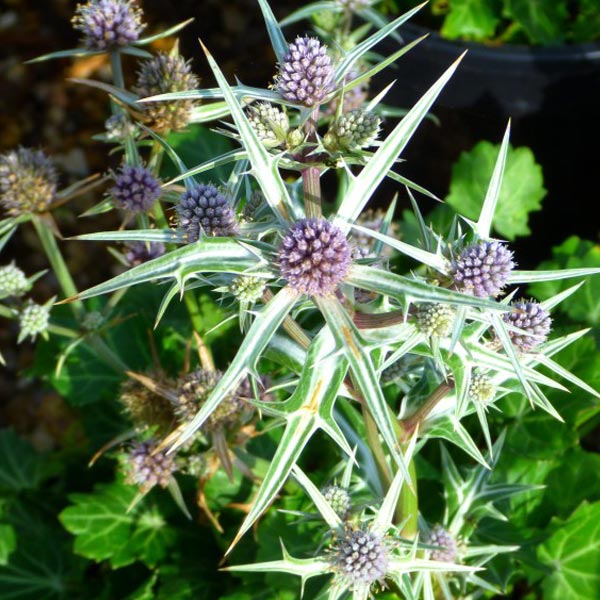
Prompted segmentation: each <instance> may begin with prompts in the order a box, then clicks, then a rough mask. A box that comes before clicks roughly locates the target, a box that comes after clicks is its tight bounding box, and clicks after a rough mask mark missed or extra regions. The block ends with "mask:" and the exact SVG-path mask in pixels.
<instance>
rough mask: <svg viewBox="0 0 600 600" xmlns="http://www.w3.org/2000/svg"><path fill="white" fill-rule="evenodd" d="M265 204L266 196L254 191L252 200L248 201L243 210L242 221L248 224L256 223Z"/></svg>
mask: <svg viewBox="0 0 600 600" xmlns="http://www.w3.org/2000/svg"><path fill="white" fill-rule="evenodd" d="M264 203H265V196H264V194H263V193H262V191H261V190H254V191H253V192H252V195H251V196H250V198H248V200H246V204H244V208H242V219H243V220H244V221H248V222H251V221H255V220H256V218H257V213H258V211H259V209H260V208H261V207H262V206H263V205H264Z"/></svg>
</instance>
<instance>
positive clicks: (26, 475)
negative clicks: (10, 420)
mask: <svg viewBox="0 0 600 600" xmlns="http://www.w3.org/2000/svg"><path fill="white" fill-rule="evenodd" d="M45 463H46V461H45V459H44V457H43V456H42V455H40V454H38V452H36V451H35V450H34V449H33V447H32V446H31V444H30V443H29V442H27V441H26V440H24V439H23V438H21V437H19V436H18V435H17V434H16V433H15V432H14V431H13V430H12V429H2V430H0V493H5V492H9V493H16V492H21V491H23V490H32V489H35V488H36V487H37V486H38V485H39V484H40V482H41V481H42V479H43V476H44V470H45V469H44V466H45Z"/></svg>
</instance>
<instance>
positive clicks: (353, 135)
mask: <svg viewBox="0 0 600 600" xmlns="http://www.w3.org/2000/svg"><path fill="white" fill-rule="evenodd" d="M380 123H381V119H380V118H379V117H378V116H377V115H375V114H373V113H370V112H367V111H366V110H364V109H362V108H357V109H355V110H351V111H349V112H347V113H345V114H343V115H342V116H341V117H340V118H339V119H338V120H337V121H336V122H335V123H334V124H333V126H332V127H331V128H330V130H329V131H328V132H327V133H326V134H325V137H324V138H323V144H324V146H325V147H326V148H327V149H328V150H329V151H330V152H337V151H340V150H343V151H348V150H358V149H360V148H364V147H366V146H370V145H371V144H372V143H373V142H374V141H375V140H376V139H377V135H378V134H379V125H380Z"/></svg>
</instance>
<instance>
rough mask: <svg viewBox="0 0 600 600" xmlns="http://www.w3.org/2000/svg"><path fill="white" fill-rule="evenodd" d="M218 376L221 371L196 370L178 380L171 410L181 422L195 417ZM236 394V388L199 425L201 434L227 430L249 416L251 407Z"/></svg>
mask: <svg viewBox="0 0 600 600" xmlns="http://www.w3.org/2000/svg"><path fill="white" fill-rule="evenodd" d="M222 376H223V373H222V372H221V371H207V370H205V369H196V370H195V371H192V372H191V373H188V374H187V375H185V376H184V377H183V378H182V379H181V381H180V384H179V389H178V392H177V401H176V402H175V403H174V404H173V410H174V412H175V414H176V415H177V418H178V419H179V420H180V422H181V423H187V422H189V421H191V420H192V419H193V418H194V417H195V416H196V413H197V412H198V411H199V410H200V408H201V407H202V405H203V404H204V402H206V400H207V399H208V397H209V396H210V393H211V392H212V390H213V389H214V387H215V385H217V383H218V381H219V380H220V379H221V377H222ZM240 392H241V390H240V389H239V388H238V389H237V390H236V391H235V392H234V393H232V394H229V395H228V396H227V397H226V398H225V399H224V400H223V401H222V402H221V403H220V404H219V406H218V407H217V408H216V410H215V411H214V412H212V413H211V415H210V416H209V417H208V419H207V420H206V421H205V423H204V425H203V426H202V429H203V430H204V431H208V432H214V431H217V430H222V429H227V428H230V427H232V426H233V425H235V424H236V423H240V422H243V421H244V419H245V417H247V416H248V415H249V414H251V413H252V411H253V409H252V406H251V405H250V404H249V403H248V402H246V401H245V400H244V399H243V397H242V394H241V393H240Z"/></svg>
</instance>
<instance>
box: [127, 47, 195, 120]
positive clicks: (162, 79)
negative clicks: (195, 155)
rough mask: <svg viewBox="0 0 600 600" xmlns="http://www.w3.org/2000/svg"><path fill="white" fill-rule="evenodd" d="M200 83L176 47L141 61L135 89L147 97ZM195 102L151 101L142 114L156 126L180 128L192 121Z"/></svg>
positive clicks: (184, 90)
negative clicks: (168, 51)
mask: <svg viewBox="0 0 600 600" xmlns="http://www.w3.org/2000/svg"><path fill="white" fill-rule="evenodd" d="M198 85H199V80H198V77H196V75H194V73H193V72H192V67H191V65H190V62H189V61H186V60H185V58H183V56H181V55H180V54H179V51H178V49H177V47H175V48H174V49H173V51H171V52H170V53H165V52H159V53H158V54H157V55H156V56H154V57H153V58H149V59H148V60H146V61H144V62H143V63H142V65H141V67H140V70H139V71H138V76H137V82H136V85H135V87H134V90H135V92H136V93H137V94H139V96H140V97H141V98H146V97H148V96H156V95H158V94H169V93H173V92H188V91H190V90H194V89H196V88H197V87H198ZM196 104H197V102H196V101H194V100H169V101H166V102H148V103H144V105H143V106H144V112H143V115H144V118H145V120H146V122H147V123H148V125H149V126H150V127H152V128H153V129H156V130H158V131H165V130H171V131H181V130H183V129H185V128H186V127H187V125H188V124H189V122H190V119H191V116H192V109H193V108H194V106H195V105H196Z"/></svg>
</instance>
